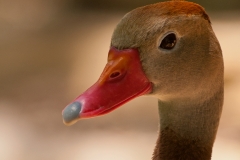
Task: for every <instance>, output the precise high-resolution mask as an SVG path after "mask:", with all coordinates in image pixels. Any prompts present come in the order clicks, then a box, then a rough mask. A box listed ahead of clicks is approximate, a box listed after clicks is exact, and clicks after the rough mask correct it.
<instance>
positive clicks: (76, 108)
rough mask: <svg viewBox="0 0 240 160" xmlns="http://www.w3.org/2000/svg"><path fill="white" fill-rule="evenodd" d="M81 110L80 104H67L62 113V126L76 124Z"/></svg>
mask: <svg viewBox="0 0 240 160" xmlns="http://www.w3.org/2000/svg"><path fill="white" fill-rule="evenodd" d="M81 108H82V104H81V103H80V102H73V103H71V104H69V105H68V106H67V107H66V108H65V109H64V110H63V112H62V116H63V122H64V124H66V125H71V124H73V123H75V122H77V120H78V119H79V112H80V111H81Z"/></svg>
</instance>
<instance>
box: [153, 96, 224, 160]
mask: <svg viewBox="0 0 240 160" xmlns="http://www.w3.org/2000/svg"><path fill="white" fill-rule="evenodd" d="M222 99H223V94H222V93H219V95H218V96H216V97H213V98H211V99H209V100H208V101H206V102H203V103H200V104H186V103H185V104H181V103H173V102H162V101H160V100H159V116H160V131H159V138H158V140H157V143H156V148H155V150H154V153H153V158H152V159H153V160H169V159H171V160H192V159H194V160H210V159H211V154H212V147H213V143H214V140H215V136H216V133H217V128H218V124H219V120H220V116H221V111H222V103H223V102H222Z"/></svg>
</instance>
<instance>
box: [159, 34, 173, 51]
mask: <svg viewBox="0 0 240 160" xmlns="http://www.w3.org/2000/svg"><path fill="white" fill-rule="evenodd" d="M176 42H177V38H176V35H175V34H174V33H170V34H168V35H167V36H166V37H164V38H163V40H162V42H161V44H160V46H159V47H160V48H162V49H167V50H170V49H173V48H174V46H175V45H176Z"/></svg>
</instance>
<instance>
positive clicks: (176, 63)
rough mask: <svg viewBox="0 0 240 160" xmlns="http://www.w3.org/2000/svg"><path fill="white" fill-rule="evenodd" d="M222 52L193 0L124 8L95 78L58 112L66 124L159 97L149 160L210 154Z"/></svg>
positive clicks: (189, 159)
mask: <svg viewBox="0 0 240 160" xmlns="http://www.w3.org/2000/svg"><path fill="white" fill-rule="evenodd" d="M223 83H224V82H223V58H222V52H221V48H220V45H219V43H218V40H217V38H216V37H215V34H214V32H213V30H212V27H211V23H210V19H209V17H208V15H207V14H206V12H205V11H204V9H203V8H202V7H201V6H199V5H198V4H195V3H191V2H186V1H168V2H162V3H156V4H152V5H148V6H144V7H140V8H137V9H135V10H133V11H131V12H129V13H128V14H126V15H125V16H124V17H123V18H122V20H121V21H120V22H119V24H118V25H117V27H116V29H115V30H114V33H113V35H112V39H111V47H110V51H109V54H108V62H107V65H106V67H105V69H104V71H103V73H102V75H101V76H100V78H99V79H98V81H97V82H96V83H95V84H94V85H93V86H92V87H90V88H89V89H88V90H86V91H85V92H84V93H83V94H82V95H80V96H79V97H77V98H76V99H75V100H74V102H72V103H71V104H69V105H68V106H67V107H66V108H65V109H64V110H63V112H62V114H63V121H64V123H65V124H73V123H74V122H76V121H77V120H79V119H82V118H89V117H95V116H99V115H103V114H106V113H108V112H110V111H112V110H114V109H116V108H117V107H119V106H121V105H122V104H124V103H126V102H128V101H129V100H131V99H133V98H135V97H138V96H140V95H144V94H148V95H153V96H155V97H157V98H158V104H159V116H160V131H159V138H158V140H157V145H156V148H155V150H154V153H153V160H210V159H211V153H212V147H213V143H214V140H215V136H216V133H217V128H218V124H219V119H220V116H221V112H222V105H223Z"/></svg>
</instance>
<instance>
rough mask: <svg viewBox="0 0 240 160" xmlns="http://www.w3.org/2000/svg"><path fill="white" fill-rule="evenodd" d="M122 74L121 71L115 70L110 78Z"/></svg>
mask: <svg viewBox="0 0 240 160" xmlns="http://www.w3.org/2000/svg"><path fill="white" fill-rule="evenodd" d="M119 75H120V72H118V71H117V72H113V73H112V74H111V75H110V78H116V77H118V76H119Z"/></svg>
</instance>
